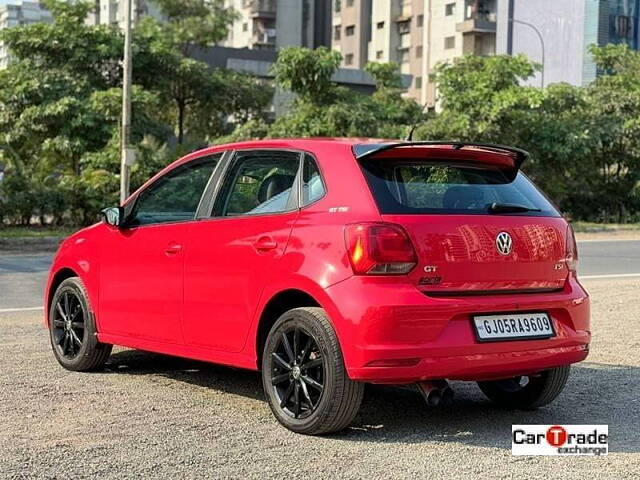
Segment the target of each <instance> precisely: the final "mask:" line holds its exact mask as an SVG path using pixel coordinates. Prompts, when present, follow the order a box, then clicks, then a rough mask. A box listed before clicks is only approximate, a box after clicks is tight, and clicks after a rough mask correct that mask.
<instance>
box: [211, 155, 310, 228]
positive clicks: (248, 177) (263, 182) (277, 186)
mask: <svg viewBox="0 0 640 480" xmlns="http://www.w3.org/2000/svg"><path fill="white" fill-rule="evenodd" d="M299 165H300V154H299V153H295V152H287V151H277V150H264V151H246V152H243V151H240V152H238V153H237V154H236V156H235V158H234V159H233V161H232V165H231V168H230V171H229V173H228V174H227V176H226V178H225V182H224V186H223V190H222V195H221V196H220V198H219V201H218V203H217V205H216V208H215V212H214V213H215V215H216V216H223V217H224V216H238V215H258V214H267V213H279V212H284V211H287V210H291V209H292V208H295V206H296V205H291V204H290V198H291V195H292V192H293V185H294V182H295V178H296V174H297V172H298V167H299ZM294 200H295V198H294Z"/></svg>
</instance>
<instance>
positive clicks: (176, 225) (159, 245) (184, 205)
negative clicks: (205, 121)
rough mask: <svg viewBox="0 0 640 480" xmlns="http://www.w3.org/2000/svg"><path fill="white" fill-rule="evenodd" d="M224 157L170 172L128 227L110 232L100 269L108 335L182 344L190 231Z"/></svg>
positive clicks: (149, 191)
mask: <svg viewBox="0 0 640 480" xmlns="http://www.w3.org/2000/svg"><path fill="white" fill-rule="evenodd" d="M220 156H221V155H213V156H209V157H205V158H199V159H197V160H193V161H190V162H188V163H185V164H182V165H179V166H178V167H176V168H174V169H173V170H171V171H169V172H167V173H166V174H165V175H163V176H162V177H160V178H158V179H157V180H156V181H154V182H153V183H152V184H151V185H149V186H148V187H147V188H145V189H144V190H143V191H142V192H140V194H138V196H137V198H136V199H135V200H134V202H135V203H134V204H133V205H132V206H131V208H130V209H129V210H130V212H129V214H128V215H127V217H126V219H125V225H124V226H123V227H121V228H111V229H110V230H109V232H108V235H107V237H108V238H107V240H106V241H105V243H104V246H103V251H102V252H101V266H100V300H99V303H100V310H99V312H100V316H101V318H100V322H101V328H102V329H103V331H104V333H108V334H112V335H121V336H127V337H138V338H144V339H147V340H152V341H158V342H168V343H183V338H182V332H181V322H180V321H181V312H182V301H183V273H184V254H185V251H186V250H187V248H188V245H187V243H186V241H187V226H188V224H189V223H190V222H191V221H193V219H194V217H195V214H196V211H197V208H198V205H199V203H200V200H201V197H202V194H203V191H204V190H205V187H206V185H207V183H208V181H209V179H210V177H211V175H212V172H213V170H214V169H215V167H216V165H217V163H218V162H219V160H220Z"/></svg>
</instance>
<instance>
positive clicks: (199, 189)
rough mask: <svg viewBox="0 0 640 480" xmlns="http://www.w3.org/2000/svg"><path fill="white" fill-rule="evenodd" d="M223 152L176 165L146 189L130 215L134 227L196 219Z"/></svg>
mask: <svg viewBox="0 0 640 480" xmlns="http://www.w3.org/2000/svg"><path fill="white" fill-rule="evenodd" d="M221 157H222V154H221V153H219V154H216V155H211V156H209V157H205V158H202V159H198V160H195V161H192V162H189V163H187V164H184V165H181V166H179V167H176V168H174V169H173V170H171V171H170V172H169V173H167V174H166V175H164V176H162V177H160V178H159V179H158V180H156V181H155V182H154V183H153V184H152V185H150V186H149V187H148V188H146V189H145V190H143V191H142V192H141V193H140V195H139V196H138V199H137V201H136V204H135V206H134V208H133V211H132V213H131V216H130V217H129V218H130V220H129V222H128V223H129V224H130V225H131V226H137V225H149V224H155V223H169V222H182V221H186V220H193V218H194V217H195V214H196V210H197V209H198V204H199V203H200V198H201V197H202V194H203V192H204V189H205V187H206V186H207V182H208V181H209V178H210V177H211V174H212V173H213V170H214V169H215V168H216V165H217V164H218V162H219V161H220V158H221Z"/></svg>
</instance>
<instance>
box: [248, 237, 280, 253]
mask: <svg viewBox="0 0 640 480" xmlns="http://www.w3.org/2000/svg"><path fill="white" fill-rule="evenodd" d="M253 246H254V247H255V249H256V250H257V251H258V252H266V251H268V250H275V249H276V248H278V242H276V241H275V240H274V239H273V238H271V237H266V236H265V237H260V238H259V239H258V241H257V242H256V243H254V244H253Z"/></svg>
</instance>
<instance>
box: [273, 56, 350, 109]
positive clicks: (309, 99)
mask: <svg viewBox="0 0 640 480" xmlns="http://www.w3.org/2000/svg"><path fill="white" fill-rule="evenodd" d="M341 60H342V56H341V55H340V54H339V53H338V52H336V51H335V50H330V49H328V48H327V47H319V48H316V49H315V50H310V49H308V48H301V47H286V48H283V49H282V50H280V52H279V53H278V61H277V62H276V63H275V64H274V65H273V67H272V68H271V73H272V74H273V75H274V76H275V82H276V85H278V86H279V87H281V88H283V89H284V90H289V91H291V92H293V93H295V94H296V95H298V97H299V98H300V101H301V102H304V103H309V104H313V105H322V104H324V103H327V102H330V101H331V100H332V99H333V98H334V96H335V93H336V86H335V84H334V83H333V82H332V81H331V77H332V76H333V74H334V73H335V72H336V70H337V69H338V66H339V65H340V61H341Z"/></svg>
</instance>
